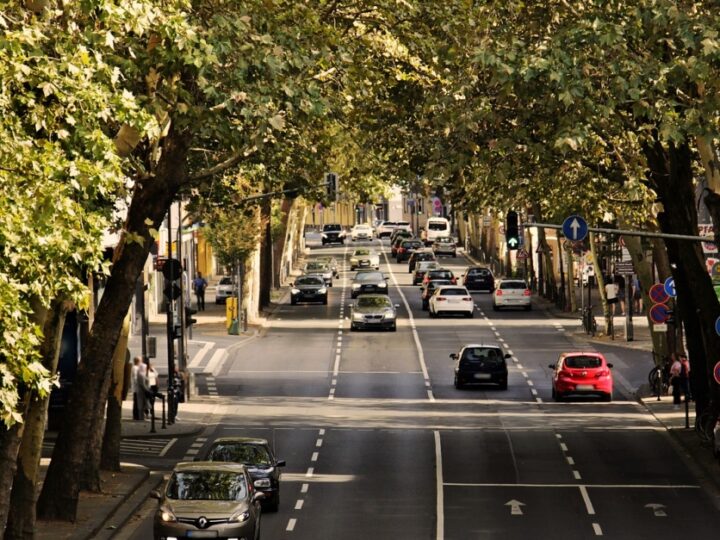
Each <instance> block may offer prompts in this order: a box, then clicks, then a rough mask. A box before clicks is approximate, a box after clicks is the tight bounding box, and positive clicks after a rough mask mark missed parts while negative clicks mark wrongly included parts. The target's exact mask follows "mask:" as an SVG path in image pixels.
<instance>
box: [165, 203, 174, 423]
mask: <svg viewBox="0 0 720 540" xmlns="http://www.w3.org/2000/svg"><path fill="white" fill-rule="evenodd" d="M167 224H168V244H167V251H168V258H167V260H168V261H170V260H171V259H172V203H170V205H169V206H168V220H167ZM166 300H167V310H166V313H167V363H168V378H167V403H168V424H174V423H175V408H174V407H173V402H174V399H175V396H173V388H172V386H173V375H174V373H175V339H174V335H175V329H174V328H173V327H174V321H173V300H172V298H171V297H167V298H166Z"/></svg>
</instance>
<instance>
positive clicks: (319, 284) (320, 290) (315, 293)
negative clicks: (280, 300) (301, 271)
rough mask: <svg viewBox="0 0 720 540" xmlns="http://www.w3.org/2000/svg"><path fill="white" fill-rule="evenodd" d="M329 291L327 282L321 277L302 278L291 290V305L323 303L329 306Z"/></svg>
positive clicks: (297, 280)
mask: <svg viewBox="0 0 720 540" xmlns="http://www.w3.org/2000/svg"><path fill="white" fill-rule="evenodd" d="M327 301H328V291H327V286H326V285H325V280H324V279H323V278H322V277H321V276H300V277H298V278H297V279H296V280H295V283H293V284H292V289H290V303H291V304H292V305H293V306H294V305H295V304H297V303H298V302H321V303H323V304H327Z"/></svg>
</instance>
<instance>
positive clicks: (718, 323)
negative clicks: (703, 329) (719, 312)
mask: <svg viewBox="0 0 720 540" xmlns="http://www.w3.org/2000/svg"><path fill="white" fill-rule="evenodd" d="M715 333H716V334H717V335H718V336H720V317H718V318H717V319H715Z"/></svg>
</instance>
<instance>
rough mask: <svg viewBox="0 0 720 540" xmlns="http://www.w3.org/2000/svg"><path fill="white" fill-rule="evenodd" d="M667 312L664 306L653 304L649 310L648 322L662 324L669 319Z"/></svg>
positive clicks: (667, 309)
mask: <svg viewBox="0 0 720 540" xmlns="http://www.w3.org/2000/svg"><path fill="white" fill-rule="evenodd" d="M669 310H670V308H669V307H667V306H666V305H665V304H655V305H654V306H653V307H651V308H650V320H651V321H652V322H654V323H656V324H660V323H664V322H665V321H667V320H668V319H669V318H670V314H669V313H668V311H669Z"/></svg>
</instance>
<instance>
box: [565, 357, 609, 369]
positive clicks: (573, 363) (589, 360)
mask: <svg viewBox="0 0 720 540" xmlns="http://www.w3.org/2000/svg"><path fill="white" fill-rule="evenodd" d="M600 366H602V360H601V359H600V358H598V357H597V356H568V357H567V358H565V367H569V368H572V369H588V368H599V367H600Z"/></svg>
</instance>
